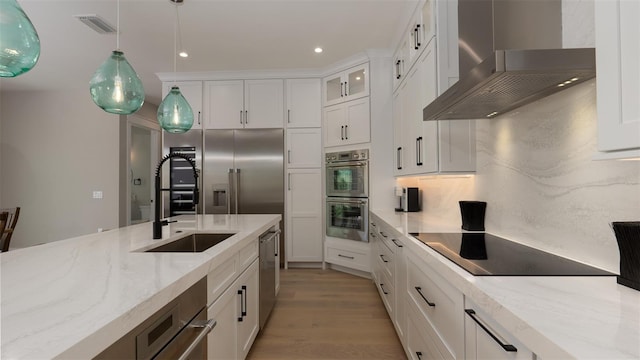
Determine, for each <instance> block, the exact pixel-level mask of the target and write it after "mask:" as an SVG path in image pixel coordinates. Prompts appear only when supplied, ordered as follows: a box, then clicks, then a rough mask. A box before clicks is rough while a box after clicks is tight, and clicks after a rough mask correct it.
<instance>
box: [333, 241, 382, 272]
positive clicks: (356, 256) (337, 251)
mask: <svg viewBox="0 0 640 360" xmlns="http://www.w3.org/2000/svg"><path fill="white" fill-rule="evenodd" d="M324 260H325V262H327V263H330V264H335V265H339V266H343V267H346V268H349V269H355V270H360V271H364V272H370V271H371V264H370V250H369V243H365V242H361V241H355V240H342V239H334V238H325V258H324Z"/></svg>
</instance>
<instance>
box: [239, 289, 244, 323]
mask: <svg viewBox="0 0 640 360" xmlns="http://www.w3.org/2000/svg"><path fill="white" fill-rule="evenodd" d="M238 295H240V316H239V317H238V321H240V322H242V320H243V318H244V308H243V304H244V302H243V298H244V292H243V291H242V290H238Z"/></svg>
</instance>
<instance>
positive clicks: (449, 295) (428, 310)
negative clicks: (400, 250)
mask: <svg viewBox="0 0 640 360" xmlns="http://www.w3.org/2000/svg"><path fill="white" fill-rule="evenodd" d="M407 285H408V287H407V292H408V294H409V297H408V299H409V302H413V303H414V305H415V306H416V307H417V308H418V310H419V311H420V312H421V313H422V314H423V315H424V317H425V318H426V320H427V321H428V322H429V324H430V325H431V327H432V328H433V329H434V331H435V332H436V333H437V334H438V336H439V337H440V338H441V339H442V342H443V343H444V344H446V346H447V348H448V349H449V351H451V352H452V355H453V357H454V358H462V355H463V353H464V339H463V337H462V336H461V334H463V333H464V317H463V314H464V308H463V304H464V303H463V299H464V298H463V295H462V293H461V292H460V291H458V290H457V289H455V288H454V287H452V286H451V285H449V284H448V283H447V282H446V281H445V280H444V279H443V278H442V277H441V276H440V275H438V274H437V273H436V272H435V271H434V270H433V269H432V268H431V267H430V266H429V265H428V264H427V263H425V262H424V261H422V260H421V259H419V258H417V257H416V256H415V255H413V254H408V255H407Z"/></svg>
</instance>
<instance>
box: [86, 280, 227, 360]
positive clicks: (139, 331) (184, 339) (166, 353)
mask: <svg viewBox="0 0 640 360" xmlns="http://www.w3.org/2000/svg"><path fill="white" fill-rule="evenodd" d="M215 326H216V322H215V320H213V319H210V320H207V279H206V277H205V278H203V279H201V280H200V281H198V282H197V283H196V284H194V285H193V286H191V287H190V288H189V289H187V290H186V291H184V292H183V293H182V294H180V295H178V297H176V298H175V299H174V300H172V301H171V302H169V303H168V304H167V305H165V306H163V307H162V309H160V310H158V311H157V312H156V313H154V314H153V315H152V316H150V317H149V318H148V319H147V320H145V321H144V322H143V323H142V324H140V325H138V326H137V327H136V328H135V329H133V330H131V331H130V332H128V333H127V334H126V335H125V336H123V337H122V338H120V340H118V341H116V342H115V343H114V344H113V345H111V346H110V347H108V348H107V349H106V350H104V351H103V352H102V353H100V354H98V356H96V357H95V358H94V359H144V360H148V359H154V360H156V359H158V360H159V359H172V360H176V359H179V360H187V359H205V358H206V356H207V334H209V332H211V330H212V329H213V328H214V327H215Z"/></svg>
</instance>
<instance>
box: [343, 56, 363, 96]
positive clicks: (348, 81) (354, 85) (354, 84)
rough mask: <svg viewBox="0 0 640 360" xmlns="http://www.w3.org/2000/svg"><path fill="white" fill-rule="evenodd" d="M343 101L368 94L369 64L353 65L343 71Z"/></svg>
mask: <svg viewBox="0 0 640 360" xmlns="http://www.w3.org/2000/svg"><path fill="white" fill-rule="evenodd" d="M344 81H345V85H344V87H345V92H346V96H345V99H344V100H345V101H349V100H355V99H359V98H361V97H364V96H369V64H368V63H367V64H362V65H360V66H356V67H353V68H351V69H349V70H347V71H346V72H345V77H344Z"/></svg>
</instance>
